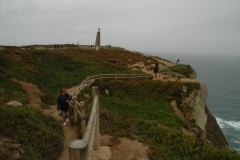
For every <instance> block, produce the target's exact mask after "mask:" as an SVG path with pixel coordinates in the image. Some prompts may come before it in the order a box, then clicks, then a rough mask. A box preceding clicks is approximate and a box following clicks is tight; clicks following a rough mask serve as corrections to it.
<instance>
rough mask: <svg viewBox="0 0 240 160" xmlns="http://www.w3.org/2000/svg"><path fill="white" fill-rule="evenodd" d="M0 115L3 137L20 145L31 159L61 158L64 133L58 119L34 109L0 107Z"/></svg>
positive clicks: (50, 159) (0, 133)
mask: <svg viewBox="0 0 240 160" xmlns="http://www.w3.org/2000/svg"><path fill="white" fill-rule="evenodd" d="M0 113H1V116H0V135H2V136H4V137H10V138H13V139H15V140H17V141H18V142H19V143H21V144H22V145H23V149H24V151H25V154H26V155H27V156H28V157H29V159H38V160H46V159H48V160H54V159H57V158H58V157H59V155H60V154H61V152H62V151H63V138H64V133H63V129H62V126H61V124H59V122H58V121H57V120H55V119H54V118H52V117H50V116H46V115H43V114H42V112H41V111H40V110H39V109H34V108H24V107H10V106H6V107H3V106H0ZM0 155H2V154H1V153H0ZM3 159H7V157H3Z"/></svg>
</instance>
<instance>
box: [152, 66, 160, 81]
mask: <svg viewBox="0 0 240 160" xmlns="http://www.w3.org/2000/svg"><path fill="white" fill-rule="evenodd" d="M153 71H154V74H155V78H157V73H158V71H159V68H158V63H156V64H155V68H154V70H153Z"/></svg>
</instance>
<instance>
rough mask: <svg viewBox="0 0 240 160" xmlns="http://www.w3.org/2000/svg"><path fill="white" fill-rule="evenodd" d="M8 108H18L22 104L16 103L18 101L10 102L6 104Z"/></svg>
mask: <svg viewBox="0 0 240 160" xmlns="http://www.w3.org/2000/svg"><path fill="white" fill-rule="evenodd" d="M6 105H7V106H14V107H18V106H22V103H20V102H18V101H16V100H12V101H10V102H7V103H6Z"/></svg>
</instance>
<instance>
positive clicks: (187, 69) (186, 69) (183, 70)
mask: <svg viewBox="0 0 240 160" xmlns="http://www.w3.org/2000/svg"><path fill="white" fill-rule="evenodd" d="M169 70H170V71H172V72H177V73H180V74H182V75H184V76H186V77H187V78H190V75H191V74H193V69H192V67H191V66H190V65H185V64H178V65H176V66H173V67H170V68H169Z"/></svg>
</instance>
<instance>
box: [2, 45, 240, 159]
mask: <svg viewBox="0 0 240 160" xmlns="http://www.w3.org/2000/svg"><path fill="white" fill-rule="evenodd" d="M34 47H38V46H27V47H25V50H20V49H19V48H17V47H4V48H5V50H2V51H0V80H1V84H0V105H3V104H5V103H6V102H7V101H9V100H12V99H16V100H18V101H20V102H21V103H23V104H24V105H26V104H27V103H28V102H29V99H28V98H27V94H26V92H25V91H24V90H23V89H22V88H21V86H20V85H19V84H18V83H16V82H14V81H12V80H11V79H17V80H22V81H26V82H30V83H33V84H36V85H38V86H39V88H40V89H41V91H42V92H43V93H44V94H43V96H42V97H41V101H42V104H41V106H40V107H41V109H45V108H48V105H49V104H55V103H56V97H57V95H58V92H59V89H60V88H61V87H66V88H68V87H71V86H75V85H78V84H80V83H81V81H82V80H83V79H85V78H86V77H87V76H91V75H94V74H100V73H141V71H133V70H131V69H130V68H128V67H126V66H127V65H131V64H135V63H136V62H144V64H149V65H150V62H149V60H151V63H155V60H154V59H151V58H150V57H144V56H143V55H141V54H139V53H131V52H129V51H124V50H116V49H115V50H114V49H108V50H107V49H106V50H104V49H101V50H100V51H99V52H95V51H94V50H90V49H79V48H73V47H75V46H71V45H68V46H67V47H69V48H71V49H66V50H64V49H63V50H60V49H59V50H35V49H33V48H34ZM45 47H46V48H50V47H51V46H45ZM60 47H64V46H60ZM170 70H171V71H173V72H178V73H180V74H182V75H184V76H186V77H190V74H192V73H193V70H192V69H191V67H190V66H189V65H176V66H174V67H172V68H170ZM93 85H96V86H99V89H100V114H101V115H100V123H101V124H100V128H101V134H105V133H106V134H110V135H113V136H116V137H123V136H126V137H129V138H132V139H138V140H139V141H141V142H144V143H146V144H148V145H149V151H148V154H149V157H150V159H153V160H157V159H184V160H188V159H189V160H190V159H199V160H200V159H214V160H215V159H219V160H220V159H234V160H235V159H240V157H239V155H238V154H237V153H236V152H235V151H230V150H228V149H225V148H214V147H213V146H212V145H211V144H208V143H204V142H202V141H199V140H193V139H191V138H190V137H189V136H187V135H185V134H184V133H183V132H182V130H181V128H182V127H185V126H186V125H185V124H184V122H183V121H182V120H181V119H180V118H179V117H178V116H176V115H175V113H174V110H173V108H172V106H171V105H170V101H171V100H176V101H177V104H178V108H179V109H181V101H180V100H179V96H180V91H181V88H182V86H183V85H184V86H186V87H187V88H188V93H190V92H191V91H193V90H194V89H199V87H200V86H199V84H198V83H180V82H161V81H146V80H137V81H133V82H132V81H123V80H118V81H115V80H109V81H96V82H95V83H94V84H93ZM105 89H107V90H108V91H109V94H106V92H105ZM85 92H86V93H88V94H91V90H90V89H86V90H85ZM87 112H88V110H87ZM0 113H1V116H0V134H1V135H3V136H7V137H12V138H13V139H16V140H18V141H19V142H20V143H21V144H22V145H23V146H24V150H25V152H26V153H27V154H28V156H29V157H30V159H39V160H41V159H49V160H50V159H51V160H52V159H57V158H58V156H59V155H60V153H61V151H62V149H63V143H62V142H63V141H62V140H63V131H62V127H61V125H60V124H59V123H58V122H57V121H55V120H54V119H53V118H51V117H49V116H44V115H43V114H42V111H41V110H39V109H32V108H24V107H18V108H17V107H0ZM71 113H72V110H71Z"/></svg>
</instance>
